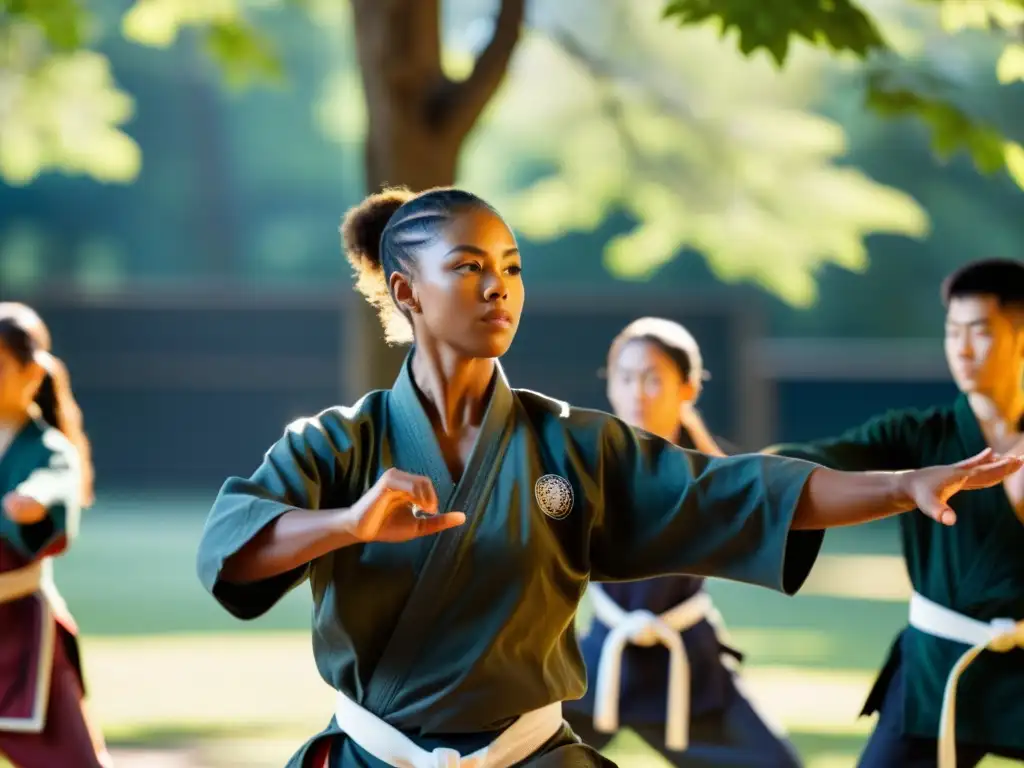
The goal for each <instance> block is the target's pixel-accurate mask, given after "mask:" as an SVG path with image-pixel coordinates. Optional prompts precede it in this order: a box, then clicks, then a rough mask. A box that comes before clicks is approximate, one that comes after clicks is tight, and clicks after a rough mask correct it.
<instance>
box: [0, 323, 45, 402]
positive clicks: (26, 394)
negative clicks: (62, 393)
mask: <svg viewBox="0 0 1024 768" xmlns="http://www.w3.org/2000/svg"><path fill="white" fill-rule="evenodd" d="M43 376H44V371H43V368H42V366H41V365H39V364H38V363H35V362H29V363H22V362H21V361H20V360H19V359H18V358H17V356H16V355H15V354H14V353H13V352H12V351H11V349H10V347H8V346H7V345H6V344H4V343H3V342H0V418H2V419H5V420H13V419H17V418H20V417H21V416H23V415H24V414H25V413H26V412H27V411H28V408H29V406H30V405H31V404H32V401H33V399H34V398H35V396H36V392H38V391H39V386H40V385H41V384H42V381H43Z"/></svg>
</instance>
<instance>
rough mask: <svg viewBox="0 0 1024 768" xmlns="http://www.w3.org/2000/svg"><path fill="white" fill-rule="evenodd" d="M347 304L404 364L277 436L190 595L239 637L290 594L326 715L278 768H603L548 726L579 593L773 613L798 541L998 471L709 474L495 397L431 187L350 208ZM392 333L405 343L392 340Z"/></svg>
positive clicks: (212, 535) (477, 223) (577, 421)
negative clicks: (386, 381)
mask: <svg viewBox="0 0 1024 768" xmlns="http://www.w3.org/2000/svg"><path fill="white" fill-rule="evenodd" d="M343 234H344V240H345V245H346V250H347V253H348V256H349V259H350V260H351V262H352V264H353V265H354V267H355V269H356V274H357V277H358V283H357V287H358V289H359V290H360V291H361V292H362V293H363V294H364V295H365V296H366V297H367V298H368V299H369V300H370V301H371V302H373V303H374V304H375V305H376V306H377V307H378V308H379V309H380V310H381V314H382V317H383V319H384V321H385V328H386V331H387V334H388V336H389V337H390V338H391V339H398V338H408V337H410V336H411V338H412V340H413V341H414V347H413V349H412V351H411V352H410V354H409V357H408V358H407V360H406V363H405V364H404V366H403V367H402V370H401V373H400V374H399V377H398V379H397V380H396V382H395V384H394V386H393V387H392V388H391V389H389V390H383V391H376V392H370V393H368V394H367V395H365V396H364V397H363V398H362V399H360V400H359V401H358V402H357V403H356V404H355V405H353V406H350V407H335V408H329V409H327V410H326V411H323V412H322V413H320V414H319V415H317V416H315V417H312V418H308V419H302V420H300V421H298V422H295V423H293V424H291V425H290V426H289V427H288V428H287V429H286V430H285V433H284V435H283V437H282V438H281V439H280V440H279V441H278V442H277V443H275V444H274V445H273V446H272V447H271V448H270V449H269V451H268V452H267V454H266V456H265V458H264V460H263V463H262V464H261V466H260V467H259V468H258V469H257V470H256V472H255V473H254V474H253V475H252V476H251V477H249V478H247V479H246V478H241V477H235V478H231V479H229V480H227V482H226V483H225V484H224V486H223V487H222V489H221V492H220V494H219V495H218V497H217V500H216V502H215V503H214V506H213V509H212V510H211V512H210V516H209V518H208V520H207V523H206V527H205V529H204V531H203V537H202V540H201V542H200V545H199V555H198V571H199V577H200V579H201V581H202V583H203V584H204V586H205V587H206V588H207V589H208V590H210V591H211V592H212V594H213V595H214V597H216V599H217V600H218V601H219V602H220V603H221V604H222V605H223V606H224V607H225V608H226V609H227V610H228V611H230V612H231V613H232V614H234V615H235V616H237V617H239V618H242V619H252V618H255V617H257V616H259V615H261V614H263V613H265V612H266V611H267V610H269V609H270V607H271V606H273V605H274V603H276V602H277V601H278V600H279V599H280V598H281V597H282V596H283V595H284V594H285V593H286V592H287V591H288V590H290V589H292V588H293V587H295V586H296V585H298V584H299V583H301V582H303V581H305V580H307V579H308V580H309V582H310V587H311V590H312V594H313V600H314V612H313V652H314V656H315V659H316V663H317V666H318V669H319V671H320V674H321V675H322V676H323V678H324V680H325V681H327V683H328V684H329V685H330V686H331V687H332V688H334V689H335V690H336V691H337V696H336V701H335V711H334V716H333V717H331V718H330V722H329V723H328V724H327V726H326V728H325V729H324V731H322V732H321V733H320V734H318V735H317V736H315V737H314V738H313V739H311V740H310V741H309V742H308V743H307V744H306V745H304V746H303V747H302V748H301V749H300V751H299V752H298V753H297V754H296V755H295V757H294V758H293V759H292V761H291V763H290V765H291V766H315V767H316V768H319V766H322V765H325V764H326V765H330V766H335V768H337V767H338V766H344V767H345V768H362V767H363V766H412V767H413V768H418V766H424V767H427V766H457V765H461V766H464V767H465V766H474V767H476V768H500V767H503V766H511V765H529V766H545V767H551V768H555V767H561V766H566V767H568V766H574V767H575V768H585V767H586V766H600V765H609V764H610V763H609V762H608V761H607V760H605V759H603V758H602V757H600V755H598V753H597V752H596V751H594V750H593V749H592V748H590V747H587V746H585V745H584V744H582V743H580V742H579V741H578V739H577V738H576V737H575V736H574V735H573V733H572V731H571V729H570V728H568V727H567V726H566V725H565V724H564V721H563V719H562V702H563V701H566V700H570V699H576V698H579V697H580V696H581V695H582V694H583V693H584V688H585V671H584V667H583V661H582V658H581V656H580V651H579V646H578V644H577V642H576V636H575V632H574V617H575V614H576V610H577V607H578V605H579V602H580V600H581V598H582V596H583V593H584V590H585V589H586V587H587V584H588V582H589V581H590V580H591V579H593V580H595V581H620V580H631V579H642V578H650V577H653V576H662V575H665V574H672V573H688V574H693V575H698V576H718V577H721V578H728V579H733V580H738V581H744V582H749V583H753V584H760V585H762V586H765V587H769V588H772V589H776V590H781V591H784V592H787V593H792V592H794V591H795V590H796V589H798V588H799V586H800V584H801V583H802V582H803V580H804V578H805V577H806V576H807V573H808V571H809V570H810V568H811V566H812V564H813V562H814V559H815V557H816V555H817V552H818V549H819V547H820V545H821V541H822V530H823V529H825V528H830V527H833V526H838V525H853V524H856V523H861V522H866V521H869V520H874V519H877V518H879V517H885V516H887V515H893V514H898V513H900V512H905V511H908V510H911V509H914V508H915V507H919V508H920V509H922V510H923V511H924V512H926V513H927V514H929V515H932V516H933V517H935V518H936V519H940V520H942V521H944V522H951V521H950V520H948V519H947V516H948V515H951V512H950V510H949V507H948V506H947V504H946V502H947V500H948V499H949V497H950V496H951V495H952V494H954V493H955V492H957V491H959V490H963V489H968V488H976V487H982V486H989V485H992V484H994V483H998V482H1000V480H1001V479H1002V478H1003V477H1005V476H1006V475H1007V474H1009V473H1011V472H1013V471H1015V470H1016V469H1017V468H1019V467H1020V466H1021V461H1020V460H1019V459H1017V458H1015V457H993V456H992V455H991V454H984V455H980V456H978V457H976V458H975V459H974V460H973V461H972V462H971V463H969V464H967V465H963V466H957V467H948V466H940V467H929V468H927V469H922V470H918V471H914V472H908V473H878V474H857V473H845V472H837V471H834V470H828V469H824V468H821V467H818V466H817V465H815V464H811V463H808V462H804V461H801V460H799V459H787V458H781V457H775V456H763V455H753V456H738V457H732V458H713V457H709V456H706V455H703V454H699V453H692V452H688V451H684V450H682V449H680V448H678V447H677V446H674V445H672V444H671V443H669V442H668V441H665V440H662V439H661V438H658V437H655V436H653V435H648V434H640V433H637V432H635V431H634V430H633V429H632V428H631V427H629V426H628V425H627V424H625V423H624V422H622V421H620V420H619V419H616V418H614V417H612V416H609V415H608V414H605V413H601V412H598V411H589V410H584V409H575V408H572V407H570V406H569V405H568V404H566V403H561V402H558V401H556V400H552V399H550V398H547V397H544V396H543V395H539V394H536V393H533V392H528V391H525V390H513V389H511V388H510V387H509V384H508V382H507V380H506V378H505V376H504V373H503V372H502V369H501V366H500V365H499V363H498V361H497V358H499V357H501V356H502V355H503V354H504V353H505V351H506V350H507V349H508V348H509V345H510V344H511V343H512V339H513V337H514V336H515V332H516V328H517V326H518V324H519V318H520V314H521V312H522V309H523V300H524V295H525V292H524V288H523V279H522V269H523V266H522V264H523V260H522V256H521V254H520V253H519V249H518V246H517V244H516V240H515V237H514V236H513V234H512V232H511V231H510V230H509V228H508V226H507V225H506V224H505V222H504V221H503V220H502V218H501V216H499V215H498V214H497V213H496V212H495V211H494V209H493V208H491V207H490V206H489V205H488V204H486V203H485V202H484V201H482V200H480V199H479V198H477V197H475V196H474V195H472V194H470V193H467V192H463V191H461V190H456V189H435V190H431V191H428V192H424V193H421V194H411V193H409V192H407V191H403V190H395V191H388V192H385V193H382V194H378V195H374V196H372V197H370V198H369V199H367V200H366V201H365V202H364V203H362V204H361V205H360V206H358V207H357V208H355V209H354V210H352V211H350V212H349V214H348V216H347V218H346V221H345V223H344V225H343ZM410 331H411V334H410Z"/></svg>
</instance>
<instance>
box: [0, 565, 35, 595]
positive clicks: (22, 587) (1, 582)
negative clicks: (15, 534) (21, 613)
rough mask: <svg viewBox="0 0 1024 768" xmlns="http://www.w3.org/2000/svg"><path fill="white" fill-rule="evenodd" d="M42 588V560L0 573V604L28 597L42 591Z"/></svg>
mask: <svg viewBox="0 0 1024 768" xmlns="http://www.w3.org/2000/svg"><path fill="white" fill-rule="evenodd" d="M42 586H43V563H42V561H40V560H36V561H35V562H32V563H29V564H28V565H25V566H22V567H21V568H18V569H16V570H13V571H7V572H5V573H0V603H9V602H11V601H12V600H18V599H20V598H22V597H28V596H29V595H32V594H35V593H36V592H38V591H39V590H40V589H42Z"/></svg>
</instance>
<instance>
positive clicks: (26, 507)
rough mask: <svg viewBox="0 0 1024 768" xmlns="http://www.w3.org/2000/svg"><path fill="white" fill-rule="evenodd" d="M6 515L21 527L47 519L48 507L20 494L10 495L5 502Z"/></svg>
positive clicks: (5, 497) (12, 493) (5, 498)
mask: <svg viewBox="0 0 1024 768" xmlns="http://www.w3.org/2000/svg"><path fill="white" fill-rule="evenodd" d="M3 507H4V515H5V516H6V517H8V518H9V519H11V520H13V521H14V522H16V523H18V524H19V525H31V524H32V523H38V522H39V521H40V520H42V519H43V518H44V517H46V507H44V506H43V505H42V504H40V503H39V502H38V501H36V500H35V499H32V498H29V497H28V496H22V495H20V494H18V493H14V492H13V491H12V492H11V493H8V494H7V495H5V496H4V500H3Z"/></svg>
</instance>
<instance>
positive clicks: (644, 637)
mask: <svg viewBox="0 0 1024 768" xmlns="http://www.w3.org/2000/svg"><path fill="white" fill-rule="evenodd" d="M588 593H589V594H590V600H591V604H592V605H593V608H594V618H595V619H597V620H598V621H600V622H601V623H602V624H604V625H605V626H606V627H608V628H609V629H610V630H611V631H610V632H609V633H608V637H607V638H605V641H604V645H603V646H602V647H601V660H600V662H599V663H598V666H597V684H596V691H595V694H594V728H595V729H596V730H597V731H599V732H601V733H614V732H615V731H617V730H618V728H619V686H620V685H621V682H622V652H623V650H625V647H626V644H627V643H631V644H633V645H639V646H647V647H649V646H653V645H657V644H660V645H663V646H665V647H666V648H668V652H669V668H668V707H667V713H666V714H667V717H666V719H665V746H666V747H668V748H669V749H672V750H677V751H680V752H681V751H683V750H685V749H686V747H687V745H688V744H689V737H690V659H689V657H688V656H687V654H686V646H685V645H684V644H683V638H682V636H681V635H680V632H682V631H683V630H686V629H689V628H690V627H692V626H694V625H695V624H698V623H700V622H701V621H703V620H704V619H706V618H708V616H709V615H710V614H712V613H713V612H714V604H713V603H712V602H711V596H710V595H708V594H707V593H706V592H698V593H697V594H696V595H694V596H693V597H691V598H689V599H688V600H684V601H683V602H682V603H680V604H679V605H677V606H676V607H675V608H672V609H671V610H668V611H666V612H665V613H663V614H661V615H660V616H655V615H654V614H653V613H651V612H650V611H642V610H641V611H626V610H624V609H623V608H622V606H620V605H619V604H618V603H616V602H615V601H614V600H613V599H612V598H610V597H609V596H608V593H607V592H605V591H604V589H602V588H601V587H600V586H599V585H598V584H591V585H590V587H589V589H588Z"/></svg>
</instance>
